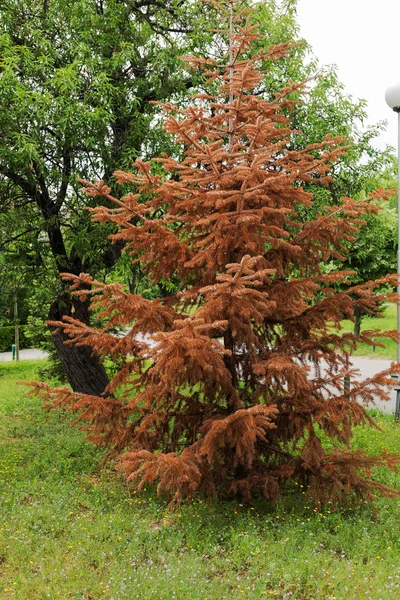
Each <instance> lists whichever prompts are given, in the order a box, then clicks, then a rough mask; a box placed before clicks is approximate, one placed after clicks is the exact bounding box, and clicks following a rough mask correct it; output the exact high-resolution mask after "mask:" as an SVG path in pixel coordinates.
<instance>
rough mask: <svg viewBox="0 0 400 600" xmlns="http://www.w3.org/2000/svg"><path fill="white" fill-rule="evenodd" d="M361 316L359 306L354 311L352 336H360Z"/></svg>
mask: <svg viewBox="0 0 400 600" xmlns="http://www.w3.org/2000/svg"><path fill="white" fill-rule="evenodd" d="M361 315H362V310H361V308H360V307H359V306H356V307H355V309H354V334H355V335H360V333H361Z"/></svg>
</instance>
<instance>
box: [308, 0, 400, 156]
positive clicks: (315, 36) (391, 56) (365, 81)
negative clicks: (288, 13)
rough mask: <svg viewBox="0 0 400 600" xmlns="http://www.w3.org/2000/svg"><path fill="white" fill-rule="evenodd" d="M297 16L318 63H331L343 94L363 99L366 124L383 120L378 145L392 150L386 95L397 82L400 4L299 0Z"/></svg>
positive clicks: (393, 0) (393, 125)
mask: <svg viewBox="0 0 400 600" xmlns="http://www.w3.org/2000/svg"><path fill="white" fill-rule="evenodd" d="M297 14H298V22H299V24H300V27H301V36H302V37H304V38H305V39H306V40H307V41H308V43H309V44H310V45H311V46H312V47H313V50H314V53H315V54H316V56H317V57H318V58H319V59H320V62H321V63H322V64H332V63H333V64H336V65H337V66H338V73H339V78H340V80H341V81H342V83H344V85H345V88H346V92H348V93H349V94H351V95H352V96H355V97H356V98H365V99H366V100H367V101H368V114H369V121H368V122H369V123H376V122H377V121H380V120H382V119H387V120H388V128H387V132H386V133H385V134H383V135H382V136H381V139H380V141H379V146H380V147H384V146H385V144H386V143H388V144H391V145H392V146H394V147H396V148H397V115H396V114H395V113H393V112H392V111H391V110H390V108H389V107H388V106H387V105H386V102H385V91H386V88H387V87H388V86H390V85H393V84H395V83H397V82H398V81H400V0H330V1H328V0H298V12H297Z"/></svg>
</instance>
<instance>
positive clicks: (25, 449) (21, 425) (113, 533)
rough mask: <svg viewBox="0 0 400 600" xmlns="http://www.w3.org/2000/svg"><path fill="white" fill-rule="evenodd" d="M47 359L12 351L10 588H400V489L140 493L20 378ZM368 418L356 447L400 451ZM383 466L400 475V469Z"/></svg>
mask: <svg viewBox="0 0 400 600" xmlns="http://www.w3.org/2000/svg"><path fill="white" fill-rule="evenodd" d="M36 366H37V363H36V364H35V363H28V362H24V363H20V364H19V365H16V364H7V365H5V364H0V503H1V524H0V598H1V599H8V598H18V599H20V600H39V599H40V600H42V599H44V598H51V599H52V600H56V599H60V600H67V599H70V598H71V599H72V598H74V599H76V600H78V599H79V600H100V599H102V600H103V599H104V600H111V599H113V600H122V599H124V600H135V599H143V600H144V599H146V600H147V599H148V600H150V599H151V600H172V599H179V600H224V599H226V600H228V599H232V598H233V599H239V598H243V599H249V600H259V599H261V598H291V599H292V598H297V599H301V600H318V599H324V600H325V599H331V600H335V599H336V600H338V599H339V598H341V599H343V600H350V599H353V598H354V599H357V600H360V599H364V598H371V600H378V599H383V600H385V599H390V600H393V599H395V598H399V597H400V498H399V499H397V500H387V499H380V500H379V501H378V503H377V511H376V512H374V511H372V510H371V509H370V508H369V507H368V506H366V505H365V504H364V505H362V506H361V507H358V508H355V507H348V508H343V509H341V510H340V511H338V512H333V511H332V510H331V509H330V507H325V508H324V510H323V511H322V512H318V511H316V510H314V509H313V507H312V505H311V504H310V503H309V502H308V501H307V499H306V496H305V493H304V490H303V489H302V488H298V487H297V486H293V489H292V490H291V492H288V494H287V495H286V496H285V498H284V500H282V501H281V502H280V503H279V504H278V506H276V507H275V508H274V507H272V506H271V505H269V504H268V503H265V502H263V501H261V500H259V501H256V502H254V504H252V505H249V506H246V505H242V504H241V503H239V502H237V501H234V500H227V501H225V502H219V503H217V502H215V503H213V504H211V505H210V506H207V504H205V503H204V502H201V501H196V502H193V503H192V504H191V505H189V506H186V505H185V506H182V507H181V509H180V510H179V511H177V512H174V513H171V512H168V510H167V509H166V501H165V499H163V498H160V499H158V498H157V497H156V496H155V492H154V489H148V490H146V491H145V492H144V493H143V494H142V495H140V496H138V495H136V494H134V493H133V492H130V491H129V490H128V489H127V486H126V484H125V483H124V482H123V481H122V479H121V478H120V476H119V475H118V474H117V473H115V472H114V470H113V469H112V468H111V466H110V467H108V468H106V469H104V470H100V469H99V466H98V465H99V461H100V459H101V457H102V454H101V452H99V451H98V450H96V449H95V448H94V447H93V446H92V445H91V444H89V443H88V442H86V441H85V440H84V434H83V433H82V432H80V431H77V430H75V429H71V428H69V423H70V420H71V416H70V415H69V414H68V413H65V412H60V411H58V412H55V411H53V412H51V413H47V412H45V411H43V410H41V408H40V404H39V402H38V401H37V400H36V399H33V398H28V397H27V396H26V388H24V387H18V386H16V384H15V382H16V381H17V380H21V379H22V380H30V379H32V378H33V377H34V376H35V367H36ZM378 422H379V424H380V425H381V427H382V431H376V430H371V429H359V430H358V431H357V432H356V437H355V441H354V445H355V447H361V448H365V449H366V450H367V451H368V452H370V453H376V452H380V451H381V450H383V449H387V450H388V451H398V450H399V448H400V426H397V425H395V424H394V422H393V419H392V418H391V417H384V416H378ZM375 475H376V477H377V478H379V479H380V480H381V481H384V482H386V483H388V484H390V485H392V486H395V487H397V488H400V474H399V475H396V474H393V473H389V472H388V471H386V470H384V469H383V470H381V471H379V472H378V473H376V474H375Z"/></svg>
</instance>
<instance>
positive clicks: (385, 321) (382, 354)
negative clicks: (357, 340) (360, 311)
mask: <svg viewBox="0 0 400 600" xmlns="http://www.w3.org/2000/svg"><path fill="white" fill-rule="evenodd" d="M342 325H343V329H342V331H343V332H345V331H353V329H354V323H352V322H351V321H343V323H342ZM366 329H381V330H382V331H388V330H390V329H395V330H396V329H397V306H396V305H395V304H387V305H386V307H385V314H384V317H383V318H376V317H375V318H374V317H364V318H363V320H362V322H361V332H362V331H364V330H366ZM378 340H380V341H381V342H383V343H384V344H385V347H384V348H379V347H378V346H376V347H375V351H373V348H372V347H371V346H368V345H367V344H359V346H358V348H357V350H356V352H354V355H355V356H371V357H376V358H387V359H390V360H396V356H397V344H396V343H395V342H394V341H393V340H387V339H385V338H378Z"/></svg>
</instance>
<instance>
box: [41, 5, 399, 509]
mask: <svg viewBox="0 0 400 600" xmlns="http://www.w3.org/2000/svg"><path fill="white" fill-rule="evenodd" d="M226 6H227V8H226ZM220 10H221V13H222V15H223V17H224V18H226V19H227V20H228V22H229V27H228V33H227V34H226V39H227V52H226V57H225V59H226V60H225V65H221V64H220V63H219V62H218V61H216V60H212V59H208V60H204V59H202V58H198V57H190V58H186V59H185V60H186V61H187V63H188V65H190V67H191V68H195V69H198V70H200V72H201V73H202V74H203V76H204V77H205V78H206V80H207V82H208V86H209V87H208V88H206V89H209V90H212V92H211V91H210V93H202V94H198V95H197V96H196V97H195V98H194V99H193V104H192V105H191V106H190V107H189V108H187V109H179V108H177V107H175V106H173V105H171V104H167V105H166V106H165V107H164V108H165V112H166V115H167V117H166V124H165V127H166V130H167V131H168V132H169V133H170V134H171V135H172V136H174V137H175V139H176V142H177V144H180V145H182V146H183V147H184V158H183V159H182V160H179V161H178V160H175V159H174V158H171V157H163V158H160V159H158V163H160V164H161V165H162V170H160V165H159V164H158V165H156V168H154V164H153V163H143V162H141V161H140V160H138V161H137V162H136V163H135V165H134V170H133V172H131V173H125V172H117V173H116V174H115V176H116V178H117V180H118V182H119V183H120V184H123V185H124V186H125V188H127V187H129V186H130V188H131V192H130V193H127V194H126V195H125V196H124V197H123V198H122V199H121V200H119V199H116V198H114V197H112V196H111V195H110V188H108V187H107V186H106V185H104V183H103V182H99V183H98V184H91V183H88V182H85V185H86V190H87V194H88V196H94V195H95V196H102V197H104V198H105V199H106V200H107V206H110V203H111V205H114V208H107V207H103V208H96V209H94V210H93V218H94V219H95V220H96V221H102V222H110V221H111V222H113V223H115V224H116V225H117V226H118V229H119V231H118V233H116V234H115V235H114V236H113V240H114V241H118V240H123V241H124V244H125V247H126V249H127V251H128V252H131V253H132V256H133V259H134V260H140V261H141V264H142V266H143V268H144V269H145V270H146V272H147V273H148V275H149V276H150V277H151V278H152V280H153V281H154V282H160V281H165V280H168V279H169V278H172V277H175V278H177V279H178V280H179V281H180V291H179V292H178V293H176V294H175V295H171V296H168V297H165V298H162V299H157V300H147V299H145V298H143V297H141V296H137V295H132V294H129V293H127V291H125V289H124V288H123V287H122V286H121V285H119V284H116V283H114V284H109V285H106V284H103V283H100V282H98V281H94V280H92V278H91V277H90V276H88V275H85V274H82V275H81V276H80V277H76V276H73V275H65V278H66V279H67V280H70V281H71V284H72V289H73V290H74V294H76V295H77V296H78V297H79V298H81V299H86V298H88V297H90V298H91V306H92V310H94V311H95V312H96V314H98V315H99V317H100V318H101V319H102V320H103V322H104V323H105V324H104V327H102V328H98V329H96V328H89V327H88V326H87V325H85V324H83V323H81V322H79V321H77V320H75V319H73V318H70V317H68V318H65V319H64V321H63V322H59V323H54V325H57V326H58V327H59V328H60V329H62V330H63V331H64V333H66V334H67V335H68V336H69V338H70V342H69V343H71V344H74V345H78V346H79V345H89V346H91V347H92V349H93V352H95V353H96V354H97V355H99V356H100V357H101V358H104V357H106V356H111V357H113V358H119V359H122V363H123V364H122V368H121V369H120V371H119V372H118V373H117V374H116V375H115V376H114V378H113V379H112V381H111V383H110V385H109V386H108V388H107V390H106V393H104V394H103V395H102V396H101V397H96V396H88V395H85V394H77V393H73V392H71V391H70V390H68V389H66V388H64V389H58V390H56V389H51V388H50V387H48V386H46V385H44V384H38V385H37V387H36V390H35V391H36V393H38V394H41V395H43V396H44V397H45V398H46V400H47V406H48V407H50V406H59V405H62V406H69V407H70V409H71V410H72V411H75V412H76V413H78V417H77V419H76V423H79V424H83V425H84V429H86V430H87V432H88V438H89V439H90V440H92V441H93V442H94V443H96V444H104V445H105V446H106V447H108V448H109V451H110V452H109V456H110V457H113V458H115V457H117V458H118V462H119V465H120V467H121V468H122V469H123V471H124V472H125V474H126V477H127V479H128V480H131V481H135V482H137V483H138V485H139V488H141V487H142V486H143V485H144V484H146V483H148V482H155V481H157V482H158V490H159V491H161V490H165V491H167V492H168V493H169V494H170V495H171V497H172V499H173V502H180V501H181V499H182V498H183V497H186V498H188V499H190V498H191V497H192V496H193V495H194V494H203V495H206V496H215V495H217V494H218V493H219V492H222V493H224V492H226V491H230V492H233V493H235V494H239V495H240V496H241V497H243V498H245V499H249V498H250V497H251V495H252V493H254V491H256V492H257V493H259V492H261V493H262V494H263V495H264V496H265V497H266V498H268V499H272V500H276V498H277V497H278V496H279V493H280V490H281V488H282V487H283V486H284V485H285V483H286V482H288V481H289V480H293V479H297V480H300V481H301V482H302V484H303V485H304V486H305V487H306V488H307V493H308V494H309V496H310V497H311V498H312V499H313V500H314V501H315V502H316V503H321V502H322V503H323V502H327V501H332V502H333V503H335V502H340V501H342V500H344V499H346V498H347V497H351V496H354V495H355V496H358V497H364V498H367V499H372V498H373V497H374V494H375V492H377V491H379V492H381V493H384V494H388V495H390V494H393V493H394V490H391V489H390V488H388V487H386V486H384V485H383V484H380V483H378V482H376V481H374V480H373V479H372V478H371V477H370V474H371V468H372V467H374V466H375V465H381V464H386V465H389V466H390V467H392V468H395V467H396V465H397V464H398V463H399V462H400V461H399V457H398V456H392V455H390V456H389V455H382V456H378V457H368V456H366V455H365V454H364V453H362V452H361V451H351V450H350V449H349V445H350V441H351V436H352V430H353V427H354V426H355V425H358V424H365V423H368V424H369V425H372V426H373V425H374V422H373V419H372V418H371V417H370V416H369V415H368V413H367V412H366V409H365V407H364V405H362V404H361V403H360V400H362V401H363V402H365V403H367V404H368V403H372V402H373V400H374V397H378V398H384V397H386V391H385V386H387V385H388V383H389V372H384V373H381V374H380V375H378V376H376V377H373V378H370V379H368V380H366V381H363V382H360V381H358V380H357V378H356V374H354V373H353V372H352V371H351V369H350V367H349V353H350V352H351V351H352V350H353V349H354V347H355V344H356V342H357V341H361V340H362V341H365V342H368V343H371V341H372V339H373V338H374V337H375V336H376V335H377V332H376V331H370V332H368V331H364V332H363V333H362V334H361V335H358V336H355V335H353V334H351V333H346V334H344V335H341V334H340V333H338V332H337V329H338V328H340V322H341V320H342V319H343V318H351V319H352V318H353V316H354V311H355V309H357V308H362V310H364V311H366V312H368V313H372V314H377V313H379V310H380V309H379V304H380V303H381V301H382V300H383V299H388V298H389V299H392V300H393V299H394V300H397V298H396V296H395V295H394V294H393V295H385V294H382V293H376V291H377V290H378V291H379V289H380V286H381V285H382V283H388V284H393V283H395V281H396V277H395V276H394V277H393V276H392V277H390V276H388V277H387V278H385V279H384V280H380V281H378V282H370V283H368V284H366V285H359V286H351V285H350V283H349V284H347V285H346V281H347V279H348V278H349V276H350V275H351V274H352V273H350V272H334V273H327V271H326V270H324V264H326V263H327V261H330V260H331V259H339V258H340V257H343V258H344V256H345V254H346V249H345V244H344V242H348V241H349V240H352V239H354V238H355V236H356V235H357V234H358V230H359V227H360V226H361V224H362V215H363V214H365V213H366V212H368V211H376V207H375V205H374V204H373V203H372V204H371V203H370V202H369V201H368V200H367V201H364V202H360V201H353V200H351V199H349V198H344V199H342V202H341V205H340V206H339V207H337V206H335V207H334V208H332V207H327V208H326V210H325V211H324V212H323V213H321V214H318V215H317V217H316V218H315V219H314V220H313V221H309V222H306V223H304V221H303V219H300V218H298V217H297V214H298V211H299V209H302V210H303V211H304V207H306V208H307V207H311V206H312V203H313V197H312V195H311V194H310V193H307V192H305V191H304V189H303V187H302V184H304V183H310V182H312V181H314V180H317V181H318V183H319V184H321V182H322V183H324V182H326V183H328V182H329V181H330V179H329V171H330V168H331V165H332V164H333V163H334V162H335V161H336V160H337V158H338V156H339V155H340V154H341V153H342V152H344V151H345V148H344V146H343V143H344V142H343V140H341V139H335V138H332V137H327V138H326V139H325V140H323V141H322V142H321V143H320V144H318V145H317V144H315V145H312V146H308V147H307V148H304V149H303V150H296V151H293V150H291V149H290V148H291V139H292V138H293V136H295V135H296V131H293V130H292V129H291V127H290V118H289V116H288V115H290V110H291V107H292V106H293V103H294V102H297V101H298V100H294V99H293V98H294V97H296V96H297V97H298V96H299V94H300V93H302V92H303V91H304V90H303V89H302V87H304V86H300V87H299V86H295V85H294V84H292V83H291V82H289V83H288V85H287V87H286V88H285V89H282V90H281V92H280V93H279V94H278V95H277V96H275V97H274V98H270V99H268V100H266V99H265V98H263V97H262V96H261V95H260V94H259V93H258V91H259V87H260V85H261V84H262V80H263V73H262V72H261V70H260V69H261V65H262V64H263V63H264V62H265V61H266V60H280V59H282V58H283V57H285V56H286V55H287V53H288V52H289V50H290V48H289V45H287V44H283V45H280V46H275V47H272V48H270V49H269V52H268V54H262V53H258V54H255V55H253V56H251V53H250V48H251V45H252V42H253V40H255V39H256V38H257V36H258V34H257V28H256V26H254V25H252V21H251V19H252V17H251V15H250V14H248V13H246V12H241V13H240V14H235V15H234V14H232V13H233V11H232V4H230V5H229V4H228V5H225V7H224V6H222V5H220ZM223 35H224V34H223V33H221V32H219V33H218V36H219V37H220V38H221V39H222V37H223ZM383 195H384V193H383V192H377V193H376V194H375V196H376V197H382V196H383ZM339 284H340V285H339ZM116 326H118V327H121V328H124V331H125V334H124V335H123V336H122V337H117V336H115V335H114V334H113V333H111V331H113V330H114V329H113V328H115V327H116ZM379 335H381V336H382V335H386V336H387V337H392V338H394V339H397V338H396V333H395V332H387V333H385V334H382V333H380V334H379ZM375 343H377V342H375ZM396 370H397V371H400V366H399V365H394V366H393V369H392V371H396ZM345 375H351V377H352V382H353V385H352V388H351V390H344V389H343V379H344V376H345ZM322 439H325V440H326V439H329V444H328V445H327V444H325V445H324V444H323V442H322V441H321V440H322ZM328 446H329V450H328V449H327V448H328Z"/></svg>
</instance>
